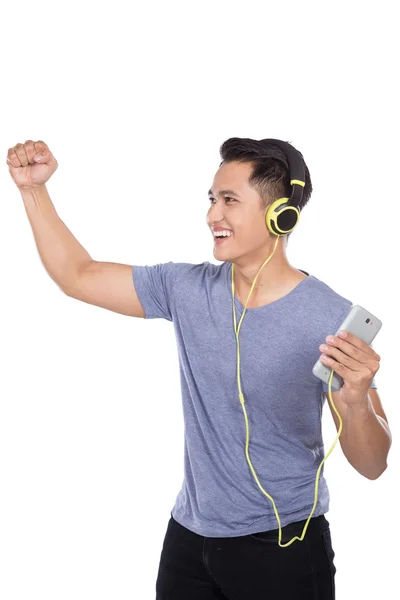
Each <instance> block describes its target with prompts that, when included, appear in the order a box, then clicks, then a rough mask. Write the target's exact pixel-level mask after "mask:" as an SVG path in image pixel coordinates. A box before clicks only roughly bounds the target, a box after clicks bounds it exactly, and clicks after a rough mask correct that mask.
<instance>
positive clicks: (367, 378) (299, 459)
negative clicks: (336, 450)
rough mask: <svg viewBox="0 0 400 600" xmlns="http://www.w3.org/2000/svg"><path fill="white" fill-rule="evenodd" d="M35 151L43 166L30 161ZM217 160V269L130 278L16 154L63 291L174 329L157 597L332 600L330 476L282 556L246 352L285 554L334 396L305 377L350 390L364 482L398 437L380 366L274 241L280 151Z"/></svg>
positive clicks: (230, 148)
mask: <svg viewBox="0 0 400 600" xmlns="http://www.w3.org/2000/svg"><path fill="white" fill-rule="evenodd" d="M39 152H40V153H41V154H42V155H43V158H42V159H37V157H36V158H35V156H36V155H37V154H38V153H39ZM221 158H222V163H221V165H220V167H219V169H218V171H217V172H216V174H215V176H214V180H213V183H212V187H211V189H210V191H209V198H210V208H209V211H208V214H207V225H208V226H209V228H210V231H211V234H212V235H213V236H215V234H216V232H217V231H225V232H226V236H227V237H225V238H224V239H223V240H222V241H217V240H216V238H215V237H214V255H215V258H216V259H217V260H218V261H221V264H219V265H214V264H211V263H209V262H204V263H201V264H190V263H173V262H166V263H161V264H157V265H152V266H139V265H134V266H133V267H130V266H129V265H118V264H114V263H102V262H98V261H94V260H93V259H92V258H91V257H90V256H89V254H88V253H87V252H86V250H85V249H84V248H83V247H82V246H81V245H80V244H79V242H78V241H77V240H76V239H75V238H74V236H73V235H72V234H71V232H70V231H69V230H68V229H67V227H66V226H65V224H64V223H63V222H62V221H61V220H60V219H59V217H58V215H57V213H56V211H55V209H54V206H53V204H52V202H51V199H50V197H49V195H48V192H47V190H46V187H45V183H46V182H47V181H48V179H49V177H50V176H51V175H52V173H53V172H54V171H55V170H56V168H57V166H58V165H57V161H56V160H55V158H54V156H53V155H52V154H51V152H50V151H49V149H48V148H47V146H46V144H44V142H36V143H34V142H32V141H31V140H27V141H26V142H25V144H24V145H23V144H17V145H16V146H15V147H14V148H12V149H10V150H9V152H8V164H9V168H10V173H11V176H12V177H13V179H14V181H15V183H16V184H17V186H18V187H19V189H20V191H21V194H22V197H23V200H24V204H25V207H26V210H27V214H28V217H29V220H30V223H31V226H32V228H33V231H34V235H35V241H36V243H37V246H38V250H39V253H40V256H41V258H42V261H43V264H44V266H45V268H46V269H47V271H48V273H49V275H50V276H51V277H52V278H53V279H54V280H55V281H56V282H57V283H58V285H59V286H60V288H61V289H62V290H63V291H64V292H65V293H66V294H68V295H69V296H71V297H73V298H77V299H79V300H82V301H84V302H88V303H91V304H94V305H96V306H101V307H104V308H107V309H109V310H113V311H115V312H119V313H122V314H126V315H130V316H135V317H144V318H147V319H151V318H163V319H167V320H169V321H172V322H173V324H174V327H175V331H176V337H177V343H178V345H179V360H180V376H181V385H182V402H183V411H184V420H185V454H184V459H185V462H184V464H185V477H184V481H183V484H182V488H181V490H180V491H179V494H178V496H177V498H176V502H175V505H174V507H173V508H172V511H171V518H170V520H169V523H168V528H167V532H166V536H165V540H164V544H163V548H162V552H161V559H160V565H159V573H158V577H157V582H156V591H157V599H158V600H183V599H184V600H212V599H225V600H226V599H228V600H245V599H246V600H248V599H250V598H251V600H261V598H262V599H263V600H264V599H265V598H280V599H282V600H285V599H290V600H294V599H296V600H300V599H303V598H304V599H307V600H311V599H312V598H315V599H316V598H321V599H323V600H329V599H333V598H334V596H335V582H334V576H335V572H336V567H335V565H334V562H333V558H334V551H333V548H332V542H331V536H330V527H329V522H328V520H327V519H326V517H325V513H326V512H327V511H328V509H329V491H328V487H327V484H326V481H325V479H324V477H323V470H322V471H321V476H320V479H319V488H318V501H317V504H316V506H315V510H314V512H313V515H312V518H311V519H310V521H309V523H308V527H307V530H306V534H305V536H304V539H302V540H301V541H298V540H296V541H294V542H293V543H292V544H290V545H287V546H286V547H281V546H280V545H279V543H278V541H279V539H280V538H279V528H278V527H277V519H276V515H275V512H274V509H273V506H272V503H271V501H270V500H269V498H268V497H267V496H266V495H265V494H264V493H262V492H261V490H260V488H259V486H258V484H257V482H256V479H255V477H254V474H253V473H252V471H251V470H250V468H249V464H248V462H247V461H246V455H245V440H246V422H245V419H244V415H243V411H242V406H241V403H240V400H239V390H238V373H237V341H238V342H239V343H240V384H241V391H242V393H243V396H244V399H245V405H246V412H247V416H248V425H249V454H250V457H251V463H252V465H253V467H254V470H255V473H256V475H257V478H258V480H259V481H260V484H261V486H262V487H263V489H265V490H266V491H267V492H268V494H270V495H271V497H272V498H273V499H274V501H275V502H276V506H277V510H278V513H279V517H280V525H281V542H282V543H287V542H289V541H290V540H293V538H294V537H295V536H300V535H301V534H302V531H303V529H304V526H305V523H306V521H307V519H308V517H309V515H310V514H311V511H312V507H313V502H314V487H315V479H316V472H317V469H318V467H319V466H320V464H321V462H322V459H323V457H324V444H323V440H322V434H321V415H322V408H323V404H324V401H325V399H326V397H328V386H327V385H325V384H323V383H322V382H321V381H320V380H319V379H317V378H316V377H315V376H314V375H313V374H312V367H313V365H314V363H315V362H316V360H317V359H318V358H319V357H320V355H321V353H322V352H323V353H324V354H325V355H326V356H328V357H330V359H329V358H328V362H326V364H327V365H329V366H331V368H333V369H334V370H336V371H337V372H338V373H339V374H340V375H341V376H342V377H343V379H344V382H345V383H344V386H343V387H342V388H341V389H340V390H336V391H334V392H333V393H332V397H333V401H334V403H335V406H336V408H337V410H338V411H339V413H340V415H341V418H342V421H343V431H342V435H341V437H340V443H341V447H342V449H343V452H344V453H345V455H346V457H347V459H348V460H349V462H350V463H351V464H352V465H353V466H354V468H355V469H357V471H359V472H360V473H361V474H363V475H364V476H365V477H367V478H369V479H376V478H377V477H379V476H380V474H381V473H382V472H383V471H384V470H385V468H386V466H387V455H388V451H389V448H390V444H391V433H390V430H389V426H388V423H387V418H386V415H385V413H384V411H383V408H382V404H381V401H380V399H379V396H378V393H377V391H376V385H375V382H374V375H375V373H376V372H377V370H378V368H379V361H380V357H379V356H378V355H377V354H376V353H375V352H374V350H373V349H372V348H371V347H370V346H368V345H367V344H364V343H363V342H362V341H361V340H360V339H358V338H356V337H355V336H352V335H350V334H348V335H347V337H346V338H343V339H341V338H339V337H336V336H335V337H334V339H333V341H330V340H329V339H327V338H328V336H329V335H330V334H332V333H334V332H336V331H337V329H338V327H339V326H340V323H341V322H342V320H343V318H344V316H345V315H346V314H347V312H348V310H349V308H350V306H351V304H352V303H351V302H350V301H349V300H347V299H346V298H343V297H342V296H340V295H339V294H337V293H336V292H334V291H333V290H332V289H331V288H330V287H329V286H327V285H326V284H325V283H323V282H322V281H320V280H318V279H317V278H316V277H314V276H313V275H310V274H308V273H307V272H305V271H302V270H299V269H296V268H295V267H293V266H291V265H290V264H289V262H288V260H287V258H286V243H287V237H288V236H282V237H279V239H278V241H277V238H276V236H275V235H273V234H272V233H271V232H270V231H269V230H268V228H267V227H266V221H265V215H266V211H267V209H268V206H270V204H271V203H272V202H273V201H274V200H276V199H278V198H282V197H289V196H290V188H291V185H290V177H289V174H288V162H287V160H286V157H285V154H284V153H283V152H282V150H281V149H280V148H279V146H276V145H274V144H271V143H270V142H269V141H265V140H261V141H257V140H250V139H240V138H231V139H229V140H227V141H226V142H225V143H224V144H223V145H222V147H221ZM305 173H306V177H305V179H306V181H305V186H304V193H303V197H302V201H301V204H300V205H299V209H300V210H301V209H302V208H303V207H304V205H305V204H306V203H307V202H308V200H309V197H310V195H311V191H312V186H311V180H310V175H309V171H308V169H307V167H306V166H305ZM276 243H277V246H276V249H275V252H274V253H273V256H272V258H271V260H270V261H269V262H268V263H267V264H266V265H265V266H264V268H263V269H262V270H261V271H260V273H259V275H258V277H257V281H256V285H255V287H254V288H253V292H252V295H251V297H250V299H248V296H249V292H250V289H251V287H252V284H253V281H254V279H255V276H256V275H257V273H258V271H259V269H260V267H261V265H263V263H264V262H265V260H266V259H267V257H268V256H270V255H271V254H272V252H273V249H274V247H275V244H276ZM233 265H234V272H232V270H231V269H232V267H233ZM232 273H234V277H233V286H234V293H233V294H232V279H231V277H232ZM233 309H234V310H235V315H236V318H237V322H239V321H240V320H241V317H242V315H243V312H244V311H245V314H244V318H243V323H242V324H241V328H240V332H239V333H238V338H236V334H235V331H234V316H233ZM324 343H326V344H327V349H323V348H322V346H321V344H324ZM329 360H330V361H331V362H329ZM329 406H330V403H329ZM330 408H331V412H332V415H333V418H334V420H335V424H336V427H339V422H338V420H337V416H336V414H335V413H334V411H333V409H332V407H331V406H330ZM349 441H351V443H349Z"/></svg>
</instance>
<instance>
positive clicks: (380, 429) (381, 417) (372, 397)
mask: <svg viewBox="0 0 400 600" xmlns="http://www.w3.org/2000/svg"><path fill="white" fill-rule="evenodd" d="M325 396H326V398H327V401H328V404H329V408H330V409H331V413H332V417H333V420H334V422H335V425H336V430H337V431H338V430H339V419H338V417H337V415H336V413H335V411H334V409H333V408H332V405H331V403H330V400H329V393H328V392H326V393H325ZM332 399H333V402H334V404H335V406H336V409H337V411H338V413H339V414H340V417H341V419H342V422H343V429H342V433H341V435H340V438H339V441H340V445H341V447H342V450H343V453H344V455H345V456H346V458H347V460H348V461H349V463H350V464H351V465H352V466H353V467H354V468H355V469H356V470H357V471H358V472H359V473H360V474H361V475H364V477H367V478H368V479H377V478H378V477H379V476H380V475H382V473H383V472H384V471H385V469H386V467H387V456H388V453H389V449H390V446H391V444H392V434H391V431H390V428H389V424H388V420H387V417H386V414H385V411H384V410H383V406H382V403H381V400H380V398H379V394H378V392H377V391H376V389H374V388H370V389H369V391H368V394H367V396H366V398H365V401H364V402H363V403H362V404H360V405H357V406H349V405H347V404H345V403H344V402H343V401H342V400H341V399H340V390H338V391H332Z"/></svg>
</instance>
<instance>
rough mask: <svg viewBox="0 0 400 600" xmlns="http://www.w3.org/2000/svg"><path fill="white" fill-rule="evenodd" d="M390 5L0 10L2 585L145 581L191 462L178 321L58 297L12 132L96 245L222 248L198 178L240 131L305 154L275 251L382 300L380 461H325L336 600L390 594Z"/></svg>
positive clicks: (394, 223)
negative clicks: (297, 195)
mask: <svg viewBox="0 0 400 600" xmlns="http://www.w3.org/2000/svg"><path fill="white" fill-rule="evenodd" d="M395 9H396V3H394V2H385V1H383V2H382V1H381V2H379V3H378V4H377V3H375V2H365V1H363V2H351V3H349V2H335V3H330V4H327V3H322V2H282V1H281V2H279V3H278V2H268V1H262V2H249V1H247V2H232V0H230V1H229V2H213V3H212V4H211V3H208V4H207V3H204V2H202V3H197V4H194V3H192V2H173V1H172V2H171V1H169V2H160V1H158V2H152V3H149V4H146V3H142V2H140V3H139V2H132V1H130V2H121V1H118V0H115V1H114V2H112V3H111V4H110V3H105V2H96V3H94V2H83V1H80V2H77V3H72V2H68V3H67V2H65V3H63V4H61V3H57V2H49V1H47V0H41V1H40V2H39V3H36V2H27V1H25V0H24V1H20V2H17V3H15V4H13V5H11V3H7V7H6V8H4V7H3V8H2V9H1V15H0V23H1V25H0V50H1V53H2V60H1V90H2V92H1V97H0V103H1V111H0V141H1V150H0V152H1V156H2V159H1V161H0V194H1V219H0V228H1V231H0V252H1V257H2V259H1V270H2V276H1V290H2V291H1V296H0V302H1V312H0V319H1V322H0V325H1V346H0V353H1V363H0V364H1V378H0V410H1V412H0V457H1V460H0V486H1V489H0V597H1V598H2V600H22V599H23V600H26V599H27V598H29V599H32V598H40V599H41V600H47V599H51V600H53V599H54V598H57V600H64V599H68V600H70V599H71V598H74V599H75V600H81V599H82V600H83V599H84V600H89V599H96V600H100V599H107V600H108V599H111V598H118V599H119V600H125V599H128V598H141V599H142V600H146V599H154V598H155V581H156V576H157V572H158V564H159V558H160V552H161V547H162V542H163V539H164V535H165V530H166V526H167V522H168V519H169V516H170V510H171V508H172V506H173V504H174V502H175V498H176V495H177V493H178V491H179V489H180V486H181V483H182V477H183V416H182V407H181V398H180V386H179V373H178V355H177V350H176V345H175V337H174V331H173V325H172V323H169V322H167V321H164V320H161V319H157V320H149V321H144V320H142V319H133V318H129V317H125V316H122V315H119V314H115V313H112V312H110V311H107V310H103V309H100V308H97V307H94V306H91V305H87V304H84V303H81V302H78V301H76V300H73V299H71V298H68V297H67V296H65V295H63V293H62V292H61V291H60V290H59V288H58V287H57V286H56V285H55V284H54V282H53V281H52V280H51V279H50V277H49V276H48V274H47V273H46V271H45V269H44V267H43V265H42V263H41V261H40V258H39V255H38V252H37V249H36V246H35V243H34V239H33V235H32V232H31V228H30V225H29V222H28V219H27V216H26V213H25V209H24V206H23V203H22V200H21V196H20V194H19V192H18V190H17V188H16V187H15V184H14V183H13V181H12V179H11V177H10V175H9V171H8V167H7V165H6V162H5V161H6V155H7V151H8V148H10V147H12V146H14V145H15V144H17V143H18V142H20V143H24V142H25V141H26V140H27V139H33V140H35V141H37V140H39V139H41V140H44V141H45V142H46V143H47V144H48V145H49V147H50V149H51V151H52V152H53V153H54V155H55V156H56V158H57V160H58V162H59V169H58V170H57V172H56V173H55V174H54V175H53V177H52V178H51V180H50V181H49V183H48V186H47V187H48V190H49V193H50V196H51V198H52V200H53V202H54V204H55V206H56V209H57V211H58V213H59V215H60V217H61V218H62V219H63V220H64V222H65V223H66V224H67V225H68V227H69V228H70V229H71V231H72V232H73V233H74V235H75V236H76V237H77V239H78V240H79V241H80V242H81V243H82V245H83V246H84V247H85V248H86V249H87V250H88V252H89V253H90V254H91V256H92V257H93V258H95V259H97V260H100V261H112V262H121V263H126V264H148V265H150V264H155V263H157V262H167V261H169V260H172V261H182V262H193V263H200V262H203V261H206V260H209V261H211V262H214V263H215V264H220V263H219V262H218V261H216V259H214V257H213V241H212V237H211V234H210V231H209V230H208V228H207V226H206V212H207V210H208V207H209V201H208V198H207V191H208V189H209V187H210V186H211V184H212V179H213V177H214V174H215V171H216V170H217V169H218V165H219V162H220V157H219V146H220V145H221V144H222V142H223V141H224V140H225V139H227V138H229V137H232V136H238V137H250V138H255V139H261V138H265V137H275V138H280V139H284V140H287V141H290V142H292V143H293V144H294V145H295V146H296V147H297V148H298V149H299V150H300V151H301V152H302V153H303V155H304V158H305V160H306V162H307V164H308V167H309V169H310V172H311V178H312V182H313V186H314V192H313V195H312V197H311V200H310V202H309V204H308V205H307V206H306V208H305V209H304V211H303V213H302V218H301V226H299V227H298V228H297V229H296V231H295V232H294V233H293V234H292V236H291V238H290V241H289V246H288V258H289V261H290V262H291V263H292V264H293V265H294V266H295V267H297V268H301V269H303V270H306V271H308V272H310V273H311V274H313V275H315V276H316V277H318V278H320V279H322V280H323V281H325V282H326V283H327V284H328V285H330V286H331V287H333V288H334V289H335V290H336V291H337V292H338V293H340V294H342V295H343V296H345V297H346V298H349V299H350V300H351V301H352V302H353V303H358V304H361V305H362V306H364V307H365V308H367V309H368V310H370V311H371V312H372V313H374V314H376V315H377V316H378V317H379V318H380V319H381V320H382V321H383V327H382V330H381V332H380V333H379V335H378V337H377V338H376V340H375V342H374V348H375V350H376V351H377V352H378V353H379V354H380V355H381V357H382V359H381V369H380V371H379V372H378V374H377V377H376V380H377V384H378V392H379V394H380V396H381V399H382V402H383V406H384V409H385V410H386V413H387V416H388V420H389V424H390V426H391V430H392V434H393V445H392V448H391V451H390V453H389V460H388V462H389V467H388V469H387V471H386V472H385V473H384V475H383V476H382V477H381V478H379V479H378V480H376V481H369V480H368V479H366V478H364V477H362V476H361V475H360V474H358V473H357V471H355V470H354V469H353V468H352V467H351V466H350V464H349V463H348V462H347V460H346V459H345V457H344V455H343V453H342V451H341V449H340V445H339V443H338V444H337V446H336V448H335V450H334V451H333V453H332V455H331V456H330V457H329V458H328V460H327V462H326V465H325V475H326V477H327V480H328V485H329V488H330V492H331V507H330V511H329V513H328V514H327V518H328V520H329V521H330V524H331V532H332V540H333V545H334V550H335V552H336V557H335V564H336V567H337V575H336V589H337V598H338V599H339V600H350V599H353V598H355V597H356V598H364V599H365V600H367V599H372V598H376V597H377V595H378V594H379V595H380V597H382V598H383V597H384V598H393V597H394V596H395V591H394V590H395V589H398V560H397V558H398V546H397V539H398V536H399V533H400V528H399V518H398V499H397V497H396V490H397V489H398V484H399V475H398V474H399V468H398V459H399V449H398V442H397V440H398V436H399V432H398V424H397V422H398V418H399V408H398V403H399V393H398V388H399V384H398V360H399V351H398V344H399V342H398V340H399V333H400V327H399V316H398V313H397V306H398V300H397V296H396V291H397V289H398V262H399V250H398V238H399V233H398V225H399V223H398V215H399V197H398V188H399V183H398V174H399V160H398V156H399V149H398V139H399V118H398V111H399V92H398V81H397V80H398V77H397V74H398V64H397V56H398V55H399V50H400V49H399V42H398V30H397V21H396V19H395V18H394V15H395ZM332 333H334V332H332ZM322 341H324V340H321V342H322ZM323 427H324V439H325V446H326V450H328V449H329V448H330V446H331V444H332V442H333V440H334V438H335V435H336V430H335V427H334V423H333V419H332V417H331V414H330V411H329V408H328V405H327V404H326V405H325V413H324V421H323ZM266 501H267V500H266ZM396 557H397V558H396Z"/></svg>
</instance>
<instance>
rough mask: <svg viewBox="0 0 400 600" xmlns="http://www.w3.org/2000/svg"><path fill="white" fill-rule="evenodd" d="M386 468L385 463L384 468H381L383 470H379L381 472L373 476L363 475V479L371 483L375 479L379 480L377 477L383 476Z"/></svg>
mask: <svg viewBox="0 0 400 600" xmlns="http://www.w3.org/2000/svg"><path fill="white" fill-rule="evenodd" d="M387 467H388V465H387V463H386V464H385V466H384V467H383V469H381V471H379V472H378V473H377V474H374V475H365V477H366V478H367V479H370V480H371V481H375V480H376V479H379V477H380V476H381V475H383V473H384V472H385V471H386V469H387Z"/></svg>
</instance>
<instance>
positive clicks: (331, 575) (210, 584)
mask: <svg viewBox="0 0 400 600" xmlns="http://www.w3.org/2000/svg"><path fill="white" fill-rule="evenodd" d="M306 520H307V519H304V521H298V522H296V523H289V524H288V525H286V526H285V527H282V543H283V544H284V543H286V542H289V541H290V540H291V539H292V538H293V537H294V536H299V537H300V536H301V533H302V531H303V527H304V524H305V522H306ZM334 556H335V553H334V551H333V548H332V541H331V534H330V526H329V521H328V520H327V519H326V517H325V515H320V516H318V517H313V518H311V520H310V522H309V524H308V527H307V531H306V535H305V536H304V539H303V541H301V542H300V541H299V540H295V541H294V542H292V544H290V546H287V547H286V548H281V547H280V546H279V545H278V529H273V530H271V531H265V532H261V533H256V534H254V535H245V536H239V537H230V538H226V537H225V538H221V537H219V538H210V537H204V536H202V535H198V534H197V533H194V532H192V531H190V530H189V529H187V528H186V527H183V526H182V525H180V524H179V523H178V522H177V521H176V520H175V519H174V518H173V516H172V514H171V518H170V520H169V522H168V527H167V532H166V535H165V539H164V543H163V547H162V551H161V558H160V565H159V571H158V577H157V582H156V594H157V595H156V600H335V573H336V567H335V565H334V562H333V559H334Z"/></svg>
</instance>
